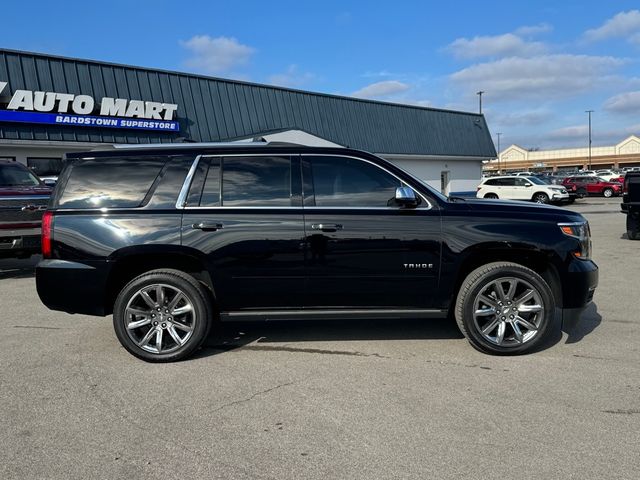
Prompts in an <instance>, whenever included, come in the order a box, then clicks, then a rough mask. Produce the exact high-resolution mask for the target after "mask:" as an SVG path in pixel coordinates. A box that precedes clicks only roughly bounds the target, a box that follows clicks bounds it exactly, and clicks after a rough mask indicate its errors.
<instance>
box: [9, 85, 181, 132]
mask: <svg viewBox="0 0 640 480" xmlns="http://www.w3.org/2000/svg"><path fill="white" fill-rule="evenodd" d="M6 87H7V82H0V96H1V95H2V94H3V93H4V91H5V89H6ZM177 110H178V105H176V104H174V103H162V102H149V101H143V100H127V99H124V98H112V97H102V99H101V101H100V102H99V104H97V103H96V101H95V99H94V98H93V97H91V96H90V95H74V94H71V93H56V92H40V91H32V90H16V91H15V92H14V93H13V95H11V97H10V99H9V100H8V102H6V109H0V122H21V123H39V124H46V125H73V126H79V127H100V128H104V127H106V128H130V129H138V130H156V131H178V130H180V125H179V123H178V122H177V121H175V120H174V119H173V118H174V116H175V113H176V111H177Z"/></svg>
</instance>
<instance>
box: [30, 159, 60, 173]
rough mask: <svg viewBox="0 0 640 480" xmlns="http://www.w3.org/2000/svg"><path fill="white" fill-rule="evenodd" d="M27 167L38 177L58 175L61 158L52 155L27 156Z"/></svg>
mask: <svg viewBox="0 0 640 480" xmlns="http://www.w3.org/2000/svg"><path fill="white" fill-rule="evenodd" d="M27 167H29V168H30V169H31V170H33V173H35V174H36V175H38V176H39V177H47V176H58V175H59V174H60V172H61V171H62V159H61V158H52V157H27Z"/></svg>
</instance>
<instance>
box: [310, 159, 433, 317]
mask: <svg viewBox="0 0 640 480" xmlns="http://www.w3.org/2000/svg"><path fill="white" fill-rule="evenodd" d="M302 165H303V179H304V181H303V196H304V229H305V244H306V265H307V295H306V304H305V306H306V307H307V308H337V309H342V308H367V309H394V308H398V309H406V308H430V307H433V306H434V302H435V299H436V298H437V295H436V293H437V292H436V290H437V286H438V274H439V270H440V254H441V222H440V212H439V210H438V209H437V208H436V206H435V204H434V205H432V204H431V203H429V201H428V200H427V199H426V198H423V199H422V203H421V205H420V206H419V207H417V208H409V209H407V208H400V207H398V206H395V205H393V199H394V196H395V190H396V188H397V187H399V186H402V185H403V183H402V181H401V180H399V179H398V178H397V177H396V176H394V175H392V174H391V173H389V172H388V171H386V170H384V169H383V168H381V167H380V166H378V165H376V164H374V163H372V162H369V161H366V160H364V159H360V158H353V157H345V156H337V155H333V156H330V155H324V156H313V155H309V156H307V155H303V156H302Z"/></svg>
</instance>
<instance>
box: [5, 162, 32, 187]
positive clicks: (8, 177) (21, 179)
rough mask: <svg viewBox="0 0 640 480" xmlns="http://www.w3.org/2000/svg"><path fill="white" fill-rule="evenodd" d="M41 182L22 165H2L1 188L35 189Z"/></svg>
mask: <svg viewBox="0 0 640 480" xmlns="http://www.w3.org/2000/svg"><path fill="white" fill-rule="evenodd" d="M37 185H40V180H38V179H37V177H36V176H35V175H34V174H33V173H31V172H30V171H29V170H27V169H26V168H23V167H21V166H20V165H0V187H35V186H37Z"/></svg>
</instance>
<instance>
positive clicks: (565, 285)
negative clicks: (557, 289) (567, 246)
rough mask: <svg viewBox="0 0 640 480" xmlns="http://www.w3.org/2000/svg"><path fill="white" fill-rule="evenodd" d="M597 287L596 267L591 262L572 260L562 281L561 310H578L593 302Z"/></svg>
mask: <svg viewBox="0 0 640 480" xmlns="http://www.w3.org/2000/svg"><path fill="white" fill-rule="evenodd" d="M597 287H598V266H597V265H596V264H595V262H593V261H592V260H579V259H577V258H576V259H573V260H572V261H571V263H570V264H569V268H568V269H567V271H566V272H565V274H564V278H563V279H562V308H564V309H576V308H577V309H579V308H584V307H586V306H587V305H588V304H589V303H591V301H592V300H593V294H594V293H595V291H596V288H597Z"/></svg>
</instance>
